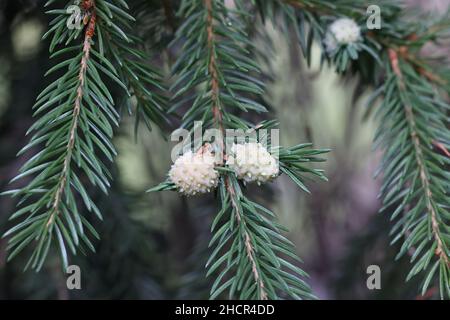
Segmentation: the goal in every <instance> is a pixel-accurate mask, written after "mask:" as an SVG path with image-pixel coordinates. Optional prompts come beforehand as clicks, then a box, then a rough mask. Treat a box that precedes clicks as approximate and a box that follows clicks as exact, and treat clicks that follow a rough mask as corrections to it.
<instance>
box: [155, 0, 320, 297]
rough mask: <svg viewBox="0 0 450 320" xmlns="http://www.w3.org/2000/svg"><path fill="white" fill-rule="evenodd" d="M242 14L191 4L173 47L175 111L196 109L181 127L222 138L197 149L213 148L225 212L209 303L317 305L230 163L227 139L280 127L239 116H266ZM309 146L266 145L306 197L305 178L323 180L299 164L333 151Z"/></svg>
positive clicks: (274, 226) (209, 0) (217, 225)
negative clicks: (212, 131)
mask: <svg viewBox="0 0 450 320" xmlns="http://www.w3.org/2000/svg"><path fill="white" fill-rule="evenodd" d="M243 8H244V7H243V3H241V1H236V9H235V10H234V9H231V8H228V7H226V6H225V4H224V3H223V2H222V1H214V0H191V1H185V2H183V3H182V4H181V7H180V10H179V13H178V15H179V16H180V17H181V18H182V20H184V23H183V24H182V25H181V26H180V28H179V29H178V30H177V38H176V42H175V43H180V42H181V43H182V49H181V50H182V51H181V53H180V56H179V57H178V59H177V62H176V63H175V64H174V66H173V73H174V75H176V78H175V80H174V84H173V85H172V90H174V91H175V94H174V100H175V103H174V105H173V106H172V107H171V109H170V111H171V112H175V111H176V110H177V109H178V108H179V107H180V106H181V105H182V104H184V103H192V105H191V107H190V108H189V109H188V110H187V112H185V114H184V115H183V117H182V119H183V123H182V127H184V128H188V129H191V130H192V129H193V128H194V122H195V121H197V120H201V121H202V122H203V125H204V126H206V127H207V128H216V129H218V130H219V131H220V133H221V136H220V138H219V139H216V140H215V141H214V142H211V144H212V145H209V144H205V145H203V146H200V147H198V148H195V147H194V153H195V154H196V156H199V155H202V154H206V153H209V152H210V150H211V149H212V150H213V151H214V152H215V153H216V154H217V153H218V154H219V159H218V160H217V163H216V168H215V169H216V170H217V171H218V172H219V173H220V177H219V181H218V194H219V198H220V208H221V209H220V211H219V213H218V214H217V215H216V216H215V218H214V222H213V224H212V228H211V231H212V233H213V236H212V239H211V241H210V244H209V246H210V247H211V248H212V250H213V251H212V253H211V256H210V258H209V260H208V262H207V264H206V267H207V270H208V271H207V276H210V275H212V274H218V275H217V277H216V279H215V281H214V283H213V285H212V287H211V298H212V299H214V298H217V297H221V296H222V295H224V294H225V292H227V293H228V297H229V298H240V299H262V300H265V299H278V298H294V299H304V298H314V296H313V295H312V294H311V289H310V288H309V286H308V285H307V284H306V283H305V282H304V280H303V279H302V278H304V277H306V276H307V275H306V273H305V272H304V271H303V270H301V269H300V268H298V267H297V266H295V265H294V264H292V263H291V262H289V261H288V259H287V258H285V257H288V258H289V259H293V260H297V261H299V259H298V258H297V257H296V256H295V254H294V247H293V244H292V243H291V242H290V241H289V240H287V239H286V238H285V237H284V236H283V235H282V233H283V232H284V231H286V230H285V229H284V228H283V227H281V226H280V225H279V224H278V223H277V222H276V217H275V215H274V214H273V213H272V212H271V211H270V210H268V209H266V208H264V207H263V206H261V205H259V204H256V203H254V202H253V201H251V200H250V199H249V198H248V197H247V196H246V195H245V194H244V191H245V189H243V184H242V181H239V179H238V177H237V174H236V173H235V172H234V171H233V170H232V169H231V168H230V167H229V166H228V164H227V160H228V159H229V156H230V155H229V154H227V152H229V150H226V149H227V146H228V145H229V144H233V143H234V138H233V139H232V140H231V139H229V138H228V137H227V136H226V132H227V130H228V129H238V130H241V131H243V132H244V131H247V132H248V131H249V130H250V131H252V130H257V129H270V128H273V127H274V126H276V121H265V122H263V123H260V124H258V125H253V124H251V123H250V122H248V121H244V120H242V119H241V118H240V117H239V116H238V115H239V113H240V112H248V111H256V112H259V113H262V112H266V111H267V109H266V107H265V106H264V105H262V104H260V103H259V102H257V101H256V99H255V98H254V97H255V96H258V95H261V94H262V93H263V92H264V88H263V84H262V83H261V81H259V80H258V79H257V78H256V77H255V76H253V74H258V73H259V72H260V71H259V67H258V65H257V64H256V62H255V60H254V59H252V57H251V53H252V45H251V43H250V41H249V39H248V35H247V34H246V32H245V30H246V26H245V22H246V21H247V20H246V19H247V15H246V14H245V10H243ZM244 21H245V22H244ZM204 129H205V128H204ZM261 138H262V137H259V139H261ZM258 141H260V140H258V139H257V140H256V142H258ZM211 147H212V148H211ZM309 147H310V145H300V146H296V147H292V148H287V149H285V148H280V147H276V146H270V145H269V144H268V145H267V148H268V149H269V152H276V151H278V152H279V153H280V155H281V156H280V162H281V163H282V166H283V170H284V172H286V173H287V174H288V176H289V177H291V178H292V179H293V180H294V181H295V182H296V183H297V184H298V185H301V186H302V187H303V188H304V189H305V190H306V187H305V185H304V183H303V180H304V174H310V173H312V174H313V175H316V176H320V177H323V175H322V173H321V171H320V170H315V169H311V168H308V166H303V165H302V164H301V163H302V162H315V161H321V160H319V159H318V158H316V157H314V156H313V155H314V154H316V155H317V154H322V153H325V152H327V150H309V151H306V150H307V149H309ZM183 156H184V155H183ZM175 165H176V164H175ZM185 170H189V169H188V168H186V169H185ZM162 190H179V188H178V187H177V186H176V184H175V183H174V182H173V181H171V179H170V178H169V179H167V180H166V181H165V182H163V183H161V184H160V185H159V186H157V187H155V188H153V189H151V190H149V191H162ZM180 191H184V190H180Z"/></svg>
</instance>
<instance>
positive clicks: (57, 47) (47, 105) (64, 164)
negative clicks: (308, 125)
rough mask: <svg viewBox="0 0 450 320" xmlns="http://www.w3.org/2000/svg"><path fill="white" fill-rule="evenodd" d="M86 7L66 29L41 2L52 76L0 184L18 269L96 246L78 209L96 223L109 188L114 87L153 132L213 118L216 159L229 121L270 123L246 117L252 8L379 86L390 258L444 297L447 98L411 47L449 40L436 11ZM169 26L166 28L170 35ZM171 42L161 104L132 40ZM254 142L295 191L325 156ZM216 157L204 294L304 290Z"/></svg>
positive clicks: (258, 4) (303, 3) (448, 236)
mask: <svg viewBox="0 0 450 320" xmlns="http://www.w3.org/2000/svg"><path fill="white" fill-rule="evenodd" d="M55 2H56V1H53V0H52V1H49V2H48V3H47V5H50V4H53V3H55ZM90 3H91V2H90V1H82V7H84V9H83V14H84V16H85V22H86V25H84V26H82V28H81V29H70V28H67V26H66V21H67V18H68V16H67V11H66V8H67V7H68V6H69V5H71V4H73V3H72V2H68V3H67V4H66V6H65V7H64V8H61V7H60V8H59V9H55V10H50V11H48V13H49V14H53V15H55V18H54V19H53V20H52V22H51V24H50V27H49V30H48V32H47V33H46V34H45V36H44V37H45V38H48V39H50V40H49V41H50V52H51V58H52V59H54V61H55V65H54V66H53V67H52V68H51V69H50V70H49V71H48V72H47V74H48V75H53V76H55V77H56V81H54V82H52V83H51V84H50V85H48V86H47V88H45V89H44V90H43V91H42V93H41V94H40V95H39V96H38V98H37V102H36V104H35V106H34V107H33V108H34V110H35V113H34V115H35V116H37V117H38V119H37V120H36V122H35V123H34V124H33V126H32V127H31V128H30V130H29V133H30V134H32V137H31V139H30V142H29V143H28V144H27V145H26V146H25V147H24V148H23V149H22V151H21V152H20V154H23V153H26V152H28V151H30V150H31V149H38V148H39V149H40V150H41V151H39V152H38V153H36V154H35V155H34V156H33V157H31V158H30V159H28V161H27V162H26V163H25V164H24V165H23V167H22V168H21V170H20V173H19V174H18V175H17V177H16V178H14V179H13V182H15V181H16V180H21V179H23V180H26V185H25V186H24V187H21V188H19V189H15V190H11V191H7V192H6V194H9V195H12V196H14V197H17V198H18V209H17V211H16V212H15V213H14V214H13V215H12V216H11V219H12V220H15V221H16V224H15V225H14V226H13V227H12V228H11V229H10V230H9V231H7V232H6V233H5V235H4V236H5V237H6V236H7V237H9V243H8V249H9V252H10V254H9V259H12V258H14V257H15V256H16V255H17V254H19V253H20V252H21V251H22V250H23V249H25V248H26V247H28V246H32V247H33V253H32V255H31V257H30V259H29V261H28V264H27V266H26V267H31V268H34V269H37V270H39V269H41V268H42V265H43V263H44V261H45V258H46V256H47V254H48V252H49V250H51V247H52V244H53V243H54V242H56V245H57V247H58V248H59V253H60V255H61V257H62V261H63V266H66V265H67V264H68V256H69V253H70V254H73V255H74V254H77V253H78V252H79V251H82V252H84V251H85V249H86V248H88V249H90V250H94V246H93V244H92V242H91V241H92V240H91V239H92V237H95V238H98V237H99V235H98V234H97V232H96V231H95V229H94V228H93V226H92V225H91V223H90V222H89V221H88V219H87V218H86V217H85V215H83V213H82V212H83V211H84V210H85V209H87V210H88V211H90V212H92V213H93V214H94V215H96V216H97V217H98V218H100V219H102V215H101V213H100V210H99V209H98V208H97V206H96V204H95V203H94V201H93V200H92V199H91V196H90V188H92V187H96V188H98V189H100V190H102V191H103V192H105V193H106V192H108V188H109V186H110V180H111V174H110V172H109V169H108V168H109V166H110V163H109V162H110V161H113V159H114V156H115V155H116V152H115V149H114V146H113V145H112V142H111V140H112V138H113V134H114V130H115V127H117V126H118V124H119V122H120V113H119V112H118V108H117V104H116V103H115V99H114V98H115V96H116V94H117V90H119V91H120V92H121V94H122V95H125V96H126V98H125V103H124V105H125V106H126V108H127V109H128V112H129V113H130V114H134V115H135V123H136V125H135V130H136V131H137V129H138V125H139V123H140V122H144V123H145V124H146V125H147V127H149V128H151V127H152V123H153V124H155V125H157V126H159V127H161V128H164V127H165V126H166V124H167V122H168V116H167V114H168V113H172V114H177V115H180V118H181V123H180V127H182V128H187V129H189V130H193V129H194V126H195V122H196V121H202V124H203V129H210V128H216V129H218V130H219V131H220V132H221V133H222V135H223V137H221V138H220V139H218V140H216V141H211V143H212V144H213V146H214V151H215V152H221V154H222V152H224V151H225V146H227V145H229V144H230V143H233V142H234V140H233V141H229V140H225V132H226V130H227V129H240V130H242V131H249V130H250V131H252V130H257V129H271V128H274V127H275V126H276V121H263V122H260V123H258V120H255V119H258V117H261V116H262V115H263V114H264V113H266V112H267V111H268V109H269V108H268V106H266V105H265V103H264V102H263V101H264V100H263V98H262V96H263V93H264V83H263V82H262V81H261V78H262V76H261V71H260V68H259V66H258V62H257V60H256V59H255V49H254V47H253V45H252V40H253V39H252V36H251V35H252V32H254V31H255V30H253V29H252V28H253V27H254V22H255V21H256V20H257V19H261V20H262V21H263V22H265V23H267V22H269V21H270V22H271V23H272V24H273V25H274V26H277V27H279V28H281V30H282V32H283V33H285V34H289V33H290V32H291V31H294V32H295V34H296V35H297V39H298V43H299V46H300V47H301V49H302V52H303V54H304V56H305V58H306V60H307V62H308V64H309V63H310V62H311V59H312V57H311V55H312V52H313V51H312V48H313V44H317V45H318V46H319V47H320V48H321V63H324V62H328V63H330V64H332V65H333V66H335V68H336V71H337V72H339V73H341V74H345V75H349V74H351V75H356V76H358V77H359V79H360V82H361V85H364V86H366V87H371V88H376V89H375V91H374V94H373V95H372V97H371V99H370V101H369V103H368V104H369V106H370V108H369V109H368V110H369V113H370V112H372V110H375V115H376V117H377V119H378V121H379V127H378V131H377V135H376V146H377V147H379V148H381V149H382V151H383V154H384V157H383V161H382V163H381V168H380V172H381V173H382V175H383V185H382V188H381V192H380V195H381V197H382V199H383V205H384V206H383V209H382V211H384V210H386V211H392V212H393V213H392V216H391V220H393V222H394V225H393V227H392V231H391V234H392V236H393V241H392V242H393V243H396V242H400V241H402V244H401V249H400V252H399V254H398V257H401V256H405V255H410V260H411V263H412V269H411V271H410V273H409V275H408V276H407V279H410V278H411V277H413V276H414V275H416V274H419V273H421V274H423V275H424V277H423V284H422V290H421V292H422V294H423V293H425V292H426V291H427V289H428V288H429V287H430V286H431V285H437V286H438V287H439V289H440V290H439V291H440V296H441V298H446V297H447V298H450V263H449V259H450V258H449V257H450V248H449V246H450V221H449V220H450V210H449V209H450V208H449V205H448V203H449V201H448V198H449V197H448V192H449V190H450V184H449V182H448V181H449V176H450V175H449V173H448V168H449V165H450V159H449V156H448V155H449V147H450V140H449V137H450V132H449V118H448V112H449V109H450V105H449V103H448V101H447V100H446V99H445V95H444V94H448V93H449V92H450V89H449V88H450V86H449V81H450V70H449V69H448V68H447V67H442V66H443V65H444V64H443V60H442V59H437V61H430V60H428V59H425V58H424V57H423V56H421V55H420V51H421V49H422V48H423V47H424V45H425V44H427V43H429V42H433V41H434V42H436V41H437V40H439V39H441V38H442V37H444V36H446V35H448V34H446V32H448V29H449V25H450V20H449V18H448V17H449V15H446V16H444V17H443V18H442V19H439V20H437V21H436V20H427V19H422V18H421V17H419V16H415V15H410V17H413V19H411V18H408V17H407V16H404V15H403V12H404V10H403V7H402V5H401V4H399V3H398V2H393V1H388V0H380V1H377V3H376V4H377V5H378V6H380V7H381V8H382V25H381V29H379V30H368V29H367V28H366V26H365V21H366V20H367V18H368V14H367V11H366V10H367V5H368V4H367V2H366V1H363V0H357V1H354V0H352V1H350V0H336V1H325V0H284V1H282V0H273V1H262V0H254V1H250V2H249V1H242V0H236V1H234V6H233V7H232V8H231V7H228V6H227V5H225V2H224V1H222V0H186V1H181V2H176V3H175V2H174V6H173V7H172V6H171V4H172V2H170V3H169V2H164V3H163V4H162V7H161V6H159V5H155V3H154V2H153V1H148V2H143V1H138V2H135V3H134V5H133V7H132V10H130V9H129V8H128V5H127V2H126V1H124V0H96V1H95V2H94V5H93V6H92V5H91V4H90ZM86 6H87V8H86ZM174 8H176V9H177V14H176V15H174V14H173V12H172V11H171V10H172V9H174ZM130 12H135V13H136V14H130ZM133 15H136V16H138V18H142V17H145V16H146V15H150V16H151V17H152V18H154V20H152V21H150V23H149V24H148V25H146V26H145V29H146V30H148V31H147V33H150V34H151V35H149V36H148V37H147V36H146V37H142V33H141V31H140V30H139V29H138V28H136V21H135V18H134V17H133ZM343 17H346V18H351V19H353V20H354V21H355V22H356V23H357V24H358V25H359V26H360V28H361V30H360V31H361V38H360V39H358V41H355V42H353V43H340V44H338V45H337V46H336V48H334V49H333V50H329V49H328V50H327V48H326V45H325V40H326V37H327V34H328V32H329V26H330V24H331V23H332V22H333V21H335V20H337V19H339V18H343ZM142 20H147V19H142ZM417 21H423V22H422V23H417ZM161 24H164V25H165V27H162V26H161ZM168 30H172V31H175V37H174V38H173V39H172V34H171V33H170V31H168ZM170 40H173V41H172V42H171V46H170V48H169V50H168V55H170V56H172V55H177V59H176V62H175V63H174V64H173V65H172V66H171V69H172V75H173V84H172V87H171V91H172V93H173V95H172V97H171V99H172V100H171V102H172V105H171V108H170V109H169V110H166V107H165V105H166V103H167V100H168V98H167V96H166V94H165V90H164V85H163V78H164V76H163V75H162V74H161V73H160V72H158V71H157V70H156V69H155V68H154V67H152V66H151V65H150V63H149V60H150V57H149V55H148V53H147V52H145V50H144V48H146V47H148V44H149V43H148V42H150V43H151V45H153V46H154V47H156V48H158V50H163V49H166V47H167V46H168V43H169V41H170ZM265 58H267V57H265ZM169 60H170V59H169ZM169 64H171V61H169ZM113 97H114V98H113ZM380 100H381V103H380V104H379V105H378V106H376V107H375V102H378V101H380ZM187 106H188V107H187ZM255 115H257V117H256V118H255ZM255 123H257V124H255ZM263 138H264V137H261V136H260V137H258V138H256V141H258V142H263ZM194 145H195V143H194ZM265 146H266V147H267V148H268V150H269V151H270V152H271V153H272V154H273V155H275V156H277V157H278V160H279V164H280V171H281V172H280V173H284V174H286V175H287V176H288V177H289V178H290V179H291V180H293V182H294V183H295V184H297V185H298V186H299V187H300V188H301V189H302V190H304V191H306V192H308V189H307V187H306V184H305V179H306V178H307V177H308V176H313V177H318V178H319V179H322V180H326V178H325V176H324V174H323V172H322V171H321V170H317V169H313V168H311V167H310V164H311V163H316V162H321V161H323V159H322V158H320V156H321V155H322V154H324V153H326V152H328V150H315V149H312V148H311V144H299V145H297V146H293V147H278V146H272V145H270V144H267V145H265ZM197 147H199V146H197ZM225 159H226V155H225V157H224V158H223V159H221V161H220V163H218V164H217V167H216V169H217V170H218V171H219V172H220V181H219V186H218V191H217V196H218V198H219V201H220V203H219V208H220V210H219V212H218V213H217V215H215V217H214V219H213V220H214V221H213V224H212V228H211V230H212V238H211V241H210V247H211V249H212V252H211V255H210V257H209V260H208V262H207V263H206V267H207V274H208V275H215V276H216V277H215V279H214V283H213V285H212V288H211V293H210V294H211V298H220V297H225V296H227V297H229V298H241V299H268V298H270V299H279V298H294V299H303V298H314V295H313V294H312V293H311V290H310V288H309V286H308V284H307V283H306V282H305V280H304V278H305V277H306V276H307V275H306V273H305V272H304V271H303V270H302V269H300V268H299V267H298V261H299V259H298V258H297V257H296V256H295V254H294V248H293V245H292V243H291V242H289V240H287V238H286V237H285V236H284V235H283V233H284V232H285V231H286V230H285V229H284V228H283V227H282V226H280V225H279V224H278V222H277V221H276V217H275V215H274V214H273V213H272V212H271V211H270V210H269V209H267V208H264V207H263V206H261V205H259V204H257V203H255V202H253V201H252V200H250V199H249V197H248V195H247V194H246V186H245V185H244V184H243V183H242V182H241V181H239V180H238V179H237V177H236V176H235V175H234V173H233V171H232V170H231V169H230V168H229V167H227V166H226V163H225V161H224V160H225ZM88 182H89V183H88ZM88 185H89V186H88ZM163 190H176V186H175V185H174V183H172V182H171V181H170V180H169V179H167V180H166V181H165V182H163V183H161V184H160V185H159V186H157V187H155V188H153V189H151V190H149V191H163ZM81 203H82V204H83V205H81Z"/></svg>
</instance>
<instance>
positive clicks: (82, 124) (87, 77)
mask: <svg viewBox="0 0 450 320" xmlns="http://www.w3.org/2000/svg"><path fill="white" fill-rule="evenodd" d="M53 2H54V1H52V0H50V1H48V2H47V4H46V5H47V6H48V5H50V4H52V3H53ZM69 5H72V2H71V1H69V2H68V3H67V5H66V6H65V7H64V8H63V9H56V10H49V11H48V12H47V13H48V14H53V15H55V16H56V17H55V18H54V19H53V20H52V21H51V23H50V28H49V31H48V32H47V33H46V34H45V35H44V38H48V37H50V36H51V37H52V38H51V40H50V52H51V53H52V55H51V58H53V59H56V58H58V59H61V60H62V61H61V62H59V63H57V64H55V65H54V66H53V67H52V68H51V69H50V70H49V71H48V72H47V74H46V75H48V74H53V73H55V74H58V78H57V80H56V81H54V82H52V83H51V84H50V85H48V86H47V87H46V88H45V89H44V90H43V91H42V92H41V94H40V95H39V96H38V98H37V102H36V104H35V105H34V106H33V108H34V109H35V110H36V111H35V113H34V115H35V116H36V115H38V116H40V118H39V119H38V120H36V122H35V123H34V124H33V125H32V127H31V128H30V129H29V131H28V133H31V132H33V133H34V134H33V136H32V138H31V140H30V142H29V143H28V144H27V145H26V146H25V147H24V148H23V149H22V150H21V151H20V152H19V154H23V153H25V152H27V151H28V150H30V149H35V148H37V147H39V148H41V150H40V151H39V152H38V153H37V154H35V155H34V156H32V157H31V158H30V159H29V160H28V161H27V162H26V163H25V164H24V165H23V167H22V168H21V169H20V174H18V175H17V176H16V177H15V178H14V179H13V180H12V182H15V181H16V180H20V179H24V178H27V179H28V181H27V184H26V185H25V186H23V187H21V188H19V189H16V190H10V191H7V192H5V194H9V195H12V196H14V197H18V198H19V202H18V209H17V211H16V212H15V213H14V214H13V215H12V216H11V220H18V219H21V221H19V222H17V223H16V224H15V225H14V226H13V227H12V228H11V229H9V230H8V231H7V232H6V233H5V234H4V235H3V237H8V238H9V239H8V240H9V241H8V250H9V256H8V260H11V259H13V258H14V257H15V256H16V255H18V254H19V253H20V252H22V251H23V250H24V249H25V248H27V247H32V249H33V250H32V254H31V256H30V258H29V260H28V263H27V265H26V267H25V268H28V267H31V268H34V269H36V270H40V269H41V268H42V266H43V265H44V262H45V260H46V257H47V255H48V253H49V252H50V251H51V248H52V244H53V242H56V244H57V246H58V249H59V253H60V256H61V259H62V266H63V268H64V269H65V268H66V267H67V265H68V260H69V252H70V253H71V254H72V255H76V254H77V252H78V250H82V251H84V248H85V247H86V248H89V249H90V250H91V251H95V249H94V245H93V244H92V242H91V240H90V238H89V237H90V236H93V237H95V238H97V239H98V238H99V235H98V233H97V232H96V230H95V229H94V228H93V226H92V225H91V223H90V222H89V221H88V219H87V218H86V217H85V212H84V208H86V209H87V211H89V212H92V213H94V215H95V216H96V217H98V218H99V219H102V215H101V213H100V211H99V209H98V208H97V206H96V204H95V203H94V202H93V200H92V199H91V196H90V192H91V190H90V188H89V189H88V188H87V187H86V184H87V182H88V181H89V182H90V183H91V185H92V186H95V187H97V188H99V189H100V190H102V191H103V192H104V193H107V192H108V188H109V186H110V179H111V178H112V177H111V174H110V172H109V169H108V165H107V164H106V163H105V160H109V161H113V159H114V156H115V155H116V151H115V148H114V146H113V144H112V142H111V140H112V137H113V133H114V129H113V126H118V124H119V113H118V112H117V110H116V109H115V103H114V100H113V97H112V94H111V92H110V91H111V86H112V85H117V86H118V87H120V88H121V89H122V90H123V91H122V92H123V93H125V94H126V95H130V93H129V91H130V89H131V91H132V92H133V93H136V94H137V92H136V91H137V89H136V87H134V86H133V85H137V86H138V88H139V90H140V91H141V92H142V96H143V100H144V102H143V103H144V106H145V107H146V108H145V113H146V115H149V118H150V120H152V121H155V122H157V123H158V124H162V121H160V119H161V118H162V117H163V114H164V111H163V109H164V107H163V99H161V98H160V97H159V95H158V93H156V92H155V93H153V92H151V91H150V90H153V89H154V88H155V87H158V88H159V89H158V90H163V89H164V88H163V87H162V85H161V84H160V83H159V81H160V78H159V77H158V75H157V73H154V72H153V71H149V70H151V68H150V67H149V66H147V65H145V64H144V63H143V62H142V59H144V58H143V56H144V55H143V54H142V53H141V52H140V51H139V50H137V49H134V48H132V47H131V44H132V43H133V41H132V39H131V38H132V36H131V35H127V33H126V32H124V30H129V28H130V26H129V22H130V21H134V18H133V17H132V16H131V15H130V14H129V13H127V12H126V10H128V9H129V8H128V6H127V4H126V2H124V1H123V0H95V1H94V0H83V1H81V2H80V3H79V13H80V15H79V16H78V17H76V20H75V25H74V26H70V25H69V21H68V15H67V14H68V11H67V10H66V8H68V6H69ZM75 12H76V11H75ZM77 23H78V24H79V28H78V27H77ZM81 34H82V35H83V38H82V39H81V40H80V41H79V40H78V37H79V36H80V35H81ZM57 47H58V49H57V50H56V51H55V48H57ZM54 51H55V52H54ZM129 55H132V56H134V57H133V59H130V57H129ZM137 59H141V61H136V60H137ZM124 70H125V71H127V72H128V73H125V72H124ZM130 78H133V79H134V80H130ZM106 80H109V82H108V85H107V84H106ZM133 81H134V82H133ZM110 83H112V84H110ZM80 203H83V204H84V208H83V207H81V206H80Z"/></svg>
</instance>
